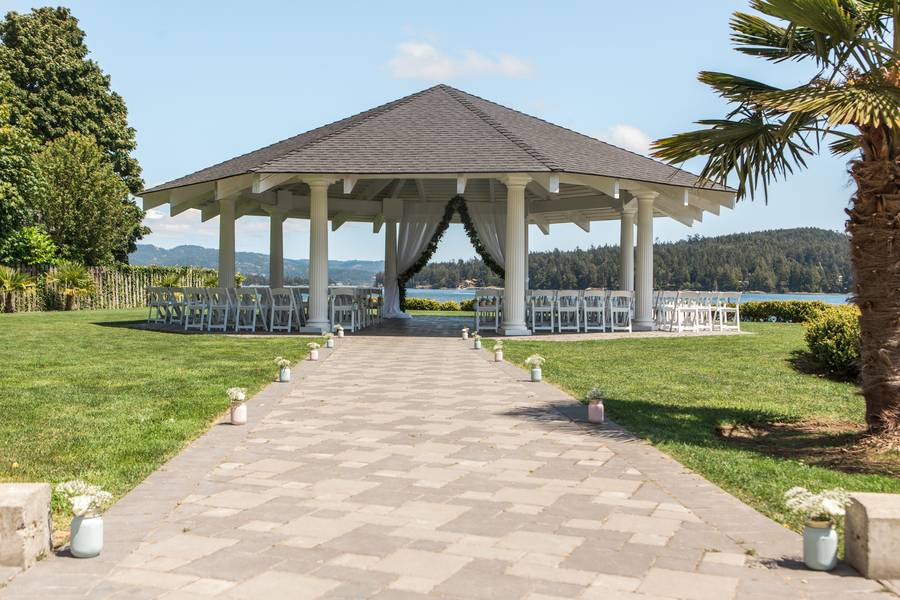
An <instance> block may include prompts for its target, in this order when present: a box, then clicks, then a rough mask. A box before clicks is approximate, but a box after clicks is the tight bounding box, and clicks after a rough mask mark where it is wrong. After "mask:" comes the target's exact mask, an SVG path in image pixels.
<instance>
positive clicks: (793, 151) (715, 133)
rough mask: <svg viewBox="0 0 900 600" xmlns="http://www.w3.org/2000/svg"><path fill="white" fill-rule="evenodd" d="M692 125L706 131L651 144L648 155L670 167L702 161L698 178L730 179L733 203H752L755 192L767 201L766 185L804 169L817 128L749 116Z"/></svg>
mask: <svg viewBox="0 0 900 600" xmlns="http://www.w3.org/2000/svg"><path fill="white" fill-rule="evenodd" d="M698 124H700V125H707V126H708V128H706V129H699V130H696V131H690V132H687V133H680V134H677V135H674V136H671V137H668V138H663V139H661V140H657V141H656V142H655V143H654V144H653V147H652V151H653V155H654V156H655V157H656V158H659V159H662V160H667V161H670V162H676V163H680V162H684V161H686V160H688V159H691V158H695V157H698V156H706V157H707V161H706V165H705V166H704V167H703V170H702V171H701V173H700V177H701V178H704V179H708V180H710V181H714V182H717V183H721V184H726V183H727V178H728V176H729V175H730V174H732V173H733V174H734V175H735V176H736V178H737V195H738V197H739V198H744V197H746V196H748V195H749V196H750V197H751V198H754V197H755V193H756V188H757V186H761V187H762V189H763V194H764V195H765V196H768V185H769V183H771V182H772V181H777V180H778V179H780V178H782V177H785V176H787V175H789V174H791V173H793V172H794V169H797V168H799V169H802V168H805V167H806V161H805V157H806V156H809V155H812V154H814V150H813V148H812V147H811V146H810V144H809V142H808V141H807V137H808V136H809V135H811V134H812V135H813V136H815V135H816V132H817V123H816V121H815V119H814V118H812V117H810V116H809V115H803V114H797V115H790V116H789V117H788V118H785V119H781V120H774V121H773V120H770V119H768V118H767V117H766V116H765V115H764V114H763V113H761V112H755V113H750V114H747V115H746V116H745V117H743V118H741V119H715V120H704V121H698Z"/></svg>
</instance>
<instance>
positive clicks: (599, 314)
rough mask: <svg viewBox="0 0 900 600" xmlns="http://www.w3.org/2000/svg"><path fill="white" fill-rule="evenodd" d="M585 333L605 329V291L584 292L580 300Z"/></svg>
mask: <svg viewBox="0 0 900 600" xmlns="http://www.w3.org/2000/svg"><path fill="white" fill-rule="evenodd" d="M581 306H582V307H583V308H582V310H583V311H584V330H585V331H604V330H605V329H606V290H584V296H582V298H581Z"/></svg>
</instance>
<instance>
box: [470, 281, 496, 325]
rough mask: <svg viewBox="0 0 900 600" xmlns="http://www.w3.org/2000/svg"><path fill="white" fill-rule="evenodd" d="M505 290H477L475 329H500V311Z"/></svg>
mask: <svg viewBox="0 0 900 600" xmlns="http://www.w3.org/2000/svg"><path fill="white" fill-rule="evenodd" d="M501 298H503V290H501V289H500V288H479V289H476V290H475V303H474V308H475V331H487V330H491V331H497V330H499V329H500V311H501Z"/></svg>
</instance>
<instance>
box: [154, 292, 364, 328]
mask: <svg viewBox="0 0 900 600" xmlns="http://www.w3.org/2000/svg"><path fill="white" fill-rule="evenodd" d="M147 295H148V306H149V314H148V316H147V322H148V323H155V324H168V325H179V326H181V327H183V328H184V330H185V331H189V330H198V331H203V330H206V331H228V330H229V329H231V330H233V331H256V330H257V328H261V329H262V330H264V331H273V332H274V331H284V332H290V331H292V330H294V329H296V330H297V331H299V330H300V329H301V328H302V327H304V326H305V325H306V322H307V318H308V313H309V288H308V287H305V286H289V287H283V288H270V287H263V286H248V287H240V288H165V287H150V288H148V290H147ZM328 311H329V315H330V317H331V323H332V325H333V326H334V325H337V324H341V326H346V327H349V328H350V330H351V331H357V330H358V329H360V328H362V327H366V326H368V325H371V324H373V323H376V322H378V321H379V320H380V319H381V290H380V289H378V288H349V287H331V288H329V298H328ZM345 324H346V325H345Z"/></svg>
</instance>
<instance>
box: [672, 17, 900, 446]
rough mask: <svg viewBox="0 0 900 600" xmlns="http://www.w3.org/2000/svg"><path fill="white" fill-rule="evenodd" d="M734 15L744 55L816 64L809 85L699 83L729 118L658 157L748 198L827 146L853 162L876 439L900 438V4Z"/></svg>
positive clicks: (864, 349)
mask: <svg viewBox="0 0 900 600" xmlns="http://www.w3.org/2000/svg"><path fill="white" fill-rule="evenodd" d="M750 4H751V7H752V8H753V9H754V10H756V11H757V12H759V13H761V16H760V15H757V14H747V13H743V12H737V13H735V14H734V15H733V16H732V19H731V23H730V24H731V31H732V35H731V39H732V41H733V42H734V44H735V45H736V49H737V51H738V52H741V53H743V54H746V55H750V56H755V57H758V58H762V59H764V60H767V61H770V62H772V63H773V64H781V63H785V62H788V61H793V62H797V63H802V64H806V65H808V66H809V69H810V71H809V80H808V81H807V82H806V83H805V84H803V85H800V86H798V87H794V88H788V89H782V88H778V87H775V86H773V85H769V84H767V83H763V82H759V81H753V80H751V79H746V78H743V77H739V76H736V75H729V74H726V73H712V72H701V73H700V75H699V79H700V81H702V82H703V83H706V84H707V85H709V86H710V87H712V88H713V89H714V90H715V91H716V92H717V93H718V94H719V95H720V96H722V97H723V98H725V99H726V100H728V101H729V102H730V103H731V104H732V105H733V106H734V108H733V110H732V111H731V112H730V113H729V114H727V116H725V118H722V119H711V120H704V121H698V124H700V125H703V126H705V127H704V128H703V129H700V130H697V131H691V132H687V133H681V134H677V135H674V136H672V137H668V138H665V139H661V140H658V141H657V142H655V144H654V155H655V156H657V157H659V158H662V159H664V160H669V161H673V162H683V161H685V160H687V159H689V158H693V157H696V156H706V157H707V160H706V165H705V166H704V168H703V171H702V174H701V175H702V177H704V178H707V179H709V180H713V181H717V182H720V183H724V182H725V181H726V178H727V177H728V176H729V175H731V174H733V175H734V178H735V180H736V182H737V195H738V197H739V198H744V197H746V196H748V195H749V196H750V198H751V199H752V198H753V195H754V191H755V189H756V188H757V186H761V187H762V191H763V194H764V195H767V188H768V184H769V183H771V182H772V181H775V180H777V179H779V178H783V177H786V176H788V175H790V174H792V173H793V172H794V170H795V169H802V168H804V167H805V166H806V162H805V161H806V158H808V157H809V156H812V155H814V154H816V153H818V152H819V151H820V146H819V144H820V143H821V142H823V141H826V140H828V141H830V145H829V148H830V150H831V152H832V153H834V154H836V155H850V162H849V171H850V175H851V176H852V178H853V180H854V182H855V184H856V190H855V193H854V194H853V197H852V198H851V200H850V208H849V209H847V211H846V212H847V215H848V216H849V219H848V220H847V225H846V227H847V232H848V233H849V234H850V241H851V258H852V261H853V268H854V279H855V282H856V283H855V290H854V291H855V297H856V303H857V304H858V305H859V308H860V310H861V311H862V317H861V319H860V330H861V373H860V380H861V385H862V392H863V395H864V396H865V399H866V422H867V425H868V427H869V431H870V432H871V433H873V434H887V433H893V434H896V433H898V432H900V30H898V29H897V26H896V25H897V23H898V21H900V0H751V3H750Z"/></svg>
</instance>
